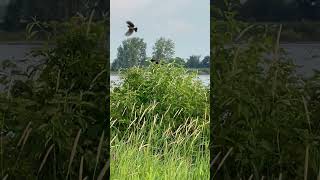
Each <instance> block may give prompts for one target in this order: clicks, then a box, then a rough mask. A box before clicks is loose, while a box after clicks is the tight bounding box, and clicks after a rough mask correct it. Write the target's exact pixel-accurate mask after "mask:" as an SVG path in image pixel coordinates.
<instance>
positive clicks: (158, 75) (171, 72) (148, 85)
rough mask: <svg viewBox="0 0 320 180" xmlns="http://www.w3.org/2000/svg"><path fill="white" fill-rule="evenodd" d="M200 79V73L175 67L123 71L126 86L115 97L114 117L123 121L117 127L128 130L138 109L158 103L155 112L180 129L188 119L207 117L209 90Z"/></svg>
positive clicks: (164, 66)
mask: <svg viewBox="0 0 320 180" xmlns="http://www.w3.org/2000/svg"><path fill="white" fill-rule="evenodd" d="M196 77H197V75H196V73H187V70H186V69H185V68H182V67H176V66H175V65H174V64H166V65H162V66H158V65H151V66H149V67H146V68H138V67H133V68H130V69H128V70H126V71H122V72H121V78H122V79H123V83H122V85H121V86H120V87H115V88H114V89H113V90H112V96H111V107H112V108H111V113H112V116H113V117H114V118H117V119H121V122H117V123H120V124H118V125H117V127H118V128H124V129H126V128H127V126H128V125H129V124H130V123H131V121H132V119H131V117H132V113H135V109H136V108H137V107H138V108H139V107H140V106H141V105H144V106H145V105H146V106H148V105H150V104H157V106H156V107H155V110H154V112H156V113H158V114H163V115H166V117H169V118H165V123H166V124H169V123H173V124H175V125H176V126H179V125H180V124H182V123H183V122H184V120H185V119H186V118H188V117H199V118H204V117H205V116H206V114H208V107H209V106H208V89H207V88H206V87H205V86H203V85H202V82H201V81H200V80H197V79H195V78H196ZM170 118H173V119H174V120H172V119H170ZM170 121H171V122H170ZM124 129H121V130H124Z"/></svg>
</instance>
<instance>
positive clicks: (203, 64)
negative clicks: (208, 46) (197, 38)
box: [201, 56, 210, 68]
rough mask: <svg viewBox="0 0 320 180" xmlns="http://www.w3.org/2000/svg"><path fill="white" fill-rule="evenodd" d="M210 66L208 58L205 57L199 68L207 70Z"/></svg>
mask: <svg viewBox="0 0 320 180" xmlns="http://www.w3.org/2000/svg"><path fill="white" fill-rule="evenodd" d="M209 65H210V56H205V57H204V58H203V60H202V61H201V66H202V67H204V68H209Z"/></svg>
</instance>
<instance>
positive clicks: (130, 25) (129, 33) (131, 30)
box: [125, 21, 138, 36]
mask: <svg viewBox="0 0 320 180" xmlns="http://www.w3.org/2000/svg"><path fill="white" fill-rule="evenodd" d="M127 24H128V28H129V29H128V31H127V32H126V34H125V35H126V36H130V35H131V34H132V33H133V32H134V31H135V32H137V31H138V28H137V27H135V26H134V24H133V23H132V22H131V21H127Z"/></svg>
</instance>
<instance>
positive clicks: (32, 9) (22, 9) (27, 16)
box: [0, 0, 110, 32]
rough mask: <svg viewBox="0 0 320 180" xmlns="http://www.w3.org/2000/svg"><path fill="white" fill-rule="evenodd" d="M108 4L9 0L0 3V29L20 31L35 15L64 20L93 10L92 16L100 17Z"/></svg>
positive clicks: (78, 0)
mask: <svg viewBox="0 0 320 180" xmlns="http://www.w3.org/2000/svg"><path fill="white" fill-rule="evenodd" d="M109 6H110V5H109V3H108V1H105V0H95V1H87V0H69V1H65V0H45V1H44V0H10V1H9V2H8V3H7V4H5V3H3V4H2V5H0V11H1V12H0V15H1V16H2V17H0V18H2V19H0V20H2V21H3V22H2V23H1V24H0V30H4V31H8V32H12V31H20V30H22V29H24V28H25V25H26V23H28V22H31V21H32V18H35V17H36V18H37V20H40V21H51V20H56V21H60V20H66V19H69V18H70V17H73V16H75V15H77V13H80V14H82V15H83V16H84V17H88V16H89V15H90V13H91V12H92V11H93V10H94V11H95V13H94V15H93V16H94V17H93V18H94V19H101V18H102V16H103V15H104V13H105V12H106V10H107V9H109Z"/></svg>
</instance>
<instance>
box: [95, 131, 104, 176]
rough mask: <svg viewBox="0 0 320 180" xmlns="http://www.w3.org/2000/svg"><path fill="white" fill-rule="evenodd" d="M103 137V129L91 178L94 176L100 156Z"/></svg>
mask: <svg viewBox="0 0 320 180" xmlns="http://www.w3.org/2000/svg"><path fill="white" fill-rule="evenodd" d="M103 139H104V131H103V132H102V135H101V137H100V142H99V146H98V152H97V157H96V165H95V167H94V172H93V179H94V178H95V175H96V169H97V166H98V163H99V158H100V154H101V149H102V143H103Z"/></svg>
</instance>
